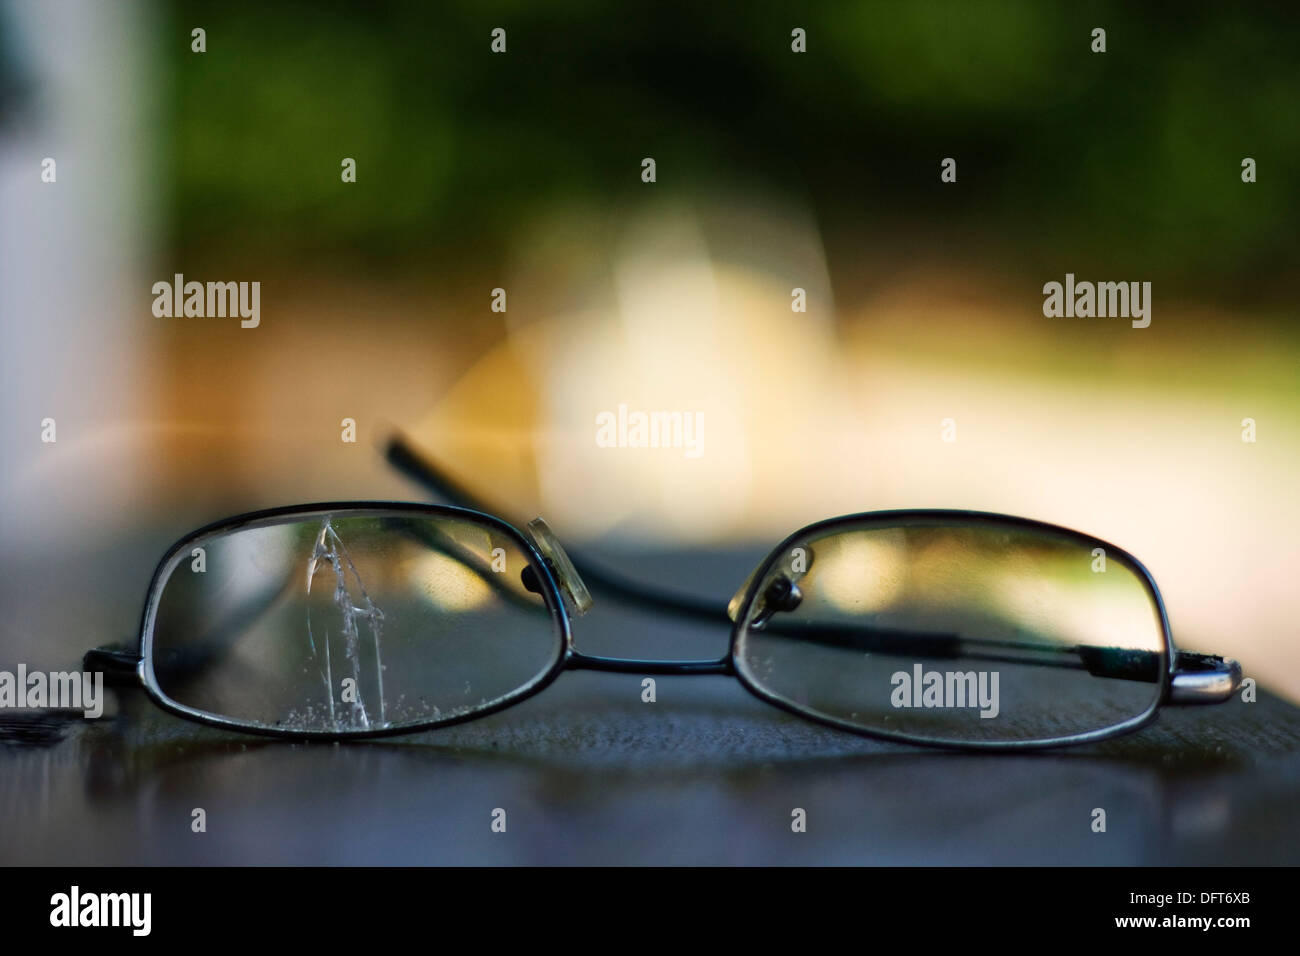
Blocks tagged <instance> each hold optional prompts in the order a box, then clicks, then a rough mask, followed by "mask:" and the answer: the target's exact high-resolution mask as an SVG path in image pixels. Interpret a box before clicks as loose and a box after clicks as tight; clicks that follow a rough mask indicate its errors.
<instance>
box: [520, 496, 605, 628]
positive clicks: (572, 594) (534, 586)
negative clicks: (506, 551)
mask: <svg viewBox="0 0 1300 956" xmlns="http://www.w3.org/2000/svg"><path fill="white" fill-rule="evenodd" d="M526 530H527V532H528V536H529V537H530V538H532V539H533V544H535V545H536V546H537V551H538V553H540V554H541V556H542V559H543V560H545V561H546V567H547V569H548V570H549V571H550V572H551V574H552V576H554V578H555V583H556V584H558V585H559V586H560V597H561V598H563V599H564V606H565V607H566V608H568V610H569V613H570V614H576V615H578V616H581V615H583V614H586V613H587V611H589V610H590V609H591V603H592V602H591V592H590V591H588V590H587V585H585V584H584V583H583V582H582V578H581V577H580V576H579V574H578V569H577V568H575V567H574V566H573V562H572V561H570V560H569V556H568V555H567V554H565V553H564V548H563V547H562V546H561V545H560V542H559V539H558V538H556V537H555V534H554V533H553V532H552V531H551V529H550V528H549V527H548V526H547V524H546V522H545V521H543V520H542V519H541V518H534V519H533V520H532V521H530V522H528V527H527V529H526ZM522 581H523V585H524V587H525V588H527V589H528V590H529V591H532V592H533V593H535V594H537V593H541V582H539V581H538V580H537V575H536V573H535V572H533V569H532V568H531V567H528V568H525V569H524V573H523V577H522Z"/></svg>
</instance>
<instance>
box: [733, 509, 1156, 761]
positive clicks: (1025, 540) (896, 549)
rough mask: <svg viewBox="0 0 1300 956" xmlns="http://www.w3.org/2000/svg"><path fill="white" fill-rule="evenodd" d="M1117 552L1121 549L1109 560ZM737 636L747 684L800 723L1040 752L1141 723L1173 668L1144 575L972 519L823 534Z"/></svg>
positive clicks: (785, 562)
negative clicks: (801, 717)
mask: <svg viewBox="0 0 1300 956" xmlns="http://www.w3.org/2000/svg"><path fill="white" fill-rule="evenodd" d="M1112 551H1113V549H1112ZM744 613H745V616H744V618H743V619H742V622H741V626H740V627H739V628H738V630H737V637H736V644H735V656H736V665H737V669H738V671H739V672H740V675H741V678H742V679H743V680H745V681H746V682H748V683H749V684H750V685H751V686H753V687H754V688H756V689H757V690H759V691H760V692H761V693H763V694H764V695H766V696H768V697H770V698H772V699H774V700H776V701H778V702H780V703H782V704H783V705H785V706H787V707H790V708H792V709H794V710H796V711H798V712H800V713H803V714H806V715H808V716H813V717H818V718H823V719H827V720H831V721H834V722H836V723H839V724H841V725H844V726H847V727H852V728H859V729H863V730H870V731H876V732H881V733H887V734H892V735H900V736H907V737H911V738H925V739H927V740H930V741H934V742H944V743H957V744H961V743H980V742H985V743H993V742H997V743H1005V742H1019V743H1028V742H1045V741H1051V740H1057V739H1061V738H1069V737H1075V736H1079V735H1084V734H1089V733H1093V732H1097V731H1103V730H1107V729H1110V728H1113V727H1116V726H1119V725H1122V724H1125V723H1126V722H1129V721H1132V720H1136V719H1139V718H1141V717H1143V716H1144V715H1146V714H1147V713H1148V712H1149V711H1150V710H1151V709H1152V708H1153V707H1154V706H1155V704H1156V703H1157V701H1158V698H1159V694H1160V675H1161V672H1162V670H1163V669H1164V668H1165V667H1166V663H1165V662H1166V660H1167V658H1166V656H1165V655H1166V653H1167V651H1166V641H1165V636H1164V635H1165V631H1164V625H1163V619H1162V617H1161V614H1160V610H1159V606H1158V604H1157V602H1156V598H1155V596H1154V594H1153V593H1152V591H1151V589H1150V587H1149V586H1148V584H1147V582H1146V578H1145V576H1144V575H1143V573H1142V572H1141V571H1140V569H1139V568H1138V567H1137V566H1136V565H1135V564H1133V563H1132V562H1131V561H1130V560H1129V559H1127V558H1126V557H1123V556H1121V555H1119V554H1116V553H1109V554H1108V553H1107V552H1106V548H1105V546H1104V545H1103V544H1102V543H1101V542H1096V541H1092V540H1091V539H1086V538H1083V537H1082V536H1077V535H1074V534H1072V533H1069V532H1064V531H1061V530H1059V529H1048V528H1043V527H1040V526H1034V525H1027V524H1021V523H1016V522H1010V521H1007V522H1003V521H998V520H992V519H987V518H983V517H979V516H956V517H944V518H934V517H927V518H924V519H917V518H912V519H908V520H901V519H898V518H892V519H891V518H886V517H877V518H874V519H864V520H863V521H862V522H860V523H858V524H855V525H849V526H843V525H841V526H835V527H831V528H827V529H824V530H821V531H817V530H813V531H812V532H811V533H810V535H809V536H808V537H807V538H804V539H802V540H797V541H796V542H794V544H792V545H790V546H789V547H788V549H784V550H783V553H782V554H781V555H779V556H778V557H777V559H776V561H775V563H774V564H773V565H772V566H771V567H770V568H769V569H768V570H767V572H766V573H765V575H764V579H763V581H762V583H761V585H760V587H759V588H758V591H757V592H756V597H755V599H754V601H752V602H751V604H750V606H749V607H748V608H747V609H744Z"/></svg>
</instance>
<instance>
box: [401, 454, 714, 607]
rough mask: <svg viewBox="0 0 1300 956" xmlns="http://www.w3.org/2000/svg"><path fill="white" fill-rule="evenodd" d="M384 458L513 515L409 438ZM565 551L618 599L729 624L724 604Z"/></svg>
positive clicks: (463, 499) (444, 491) (477, 504)
mask: <svg viewBox="0 0 1300 956" xmlns="http://www.w3.org/2000/svg"><path fill="white" fill-rule="evenodd" d="M384 457H385V458H387V459H388V462H389V464H391V465H392V466H393V467H394V468H396V469H397V470H398V471H400V472H401V473H402V474H404V475H406V476H407V477H408V478H410V479H412V480H413V481H415V482H416V483H417V484H420V485H423V486H424V487H425V488H426V489H428V490H429V491H431V492H433V493H434V494H435V495H437V496H438V497H440V498H442V499H444V500H446V501H448V502H450V503H451V504H454V505H459V506H460V507H462V508H470V509H472V510H474V511H481V512H484V513H485V514H497V515H504V516H510V513H509V512H508V511H503V510H502V509H499V508H497V507H495V506H493V505H491V504H489V503H487V502H485V501H484V500H483V499H482V498H480V497H479V496H478V495H476V494H475V493H474V492H472V491H470V490H469V489H468V488H466V487H465V486H464V485H462V484H460V483H459V482H457V481H456V480H455V479H453V478H452V477H451V476H450V475H449V474H448V473H447V472H446V471H445V470H444V469H443V468H442V467H441V466H440V465H438V464H437V463H436V462H434V461H433V460H432V459H430V458H429V457H427V456H425V455H423V454H421V453H420V452H417V451H416V450H415V448H414V446H413V445H412V444H411V443H410V442H409V441H408V440H407V439H406V436H404V435H402V434H400V433H398V434H394V435H393V436H392V437H391V438H389V440H388V445H387V447H386V448H385V449H384ZM514 523H516V524H517V523H518V522H514ZM565 550H566V551H567V552H568V555H569V560H570V561H571V562H572V564H573V566H574V568H575V569H577V571H578V574H579V575H581V576H582V579H583V580H584V581H586V582H587V583H588V584H589V585H591V586H593V587H594V588H595V589H596V590H599V591H603V592H605V594H606V595H608V596H609V597H611V598H614V599H615V600H619V601H622V602H623V603H625V604H631V605H634V606H637V607H643V608H648V609H649V610H653V611H658V612H660V613H668V614H674V615H677V616H679V617H689V618H695V619H698V620H705V621H710V622H712V623H715V624H716V623H724V622H727V613H726V608H725V607H724V606H723V605H722V603H721V602H718V603H716V604H715V603H714V602H712V601H708V600H703V599H700V598H696V597H691V596H689V595H684V594H678V593H676V592H672V591H666V590H660V589H658V588H655V587H646V586H645V585H642V584H640V583H638V582H636V581H633V580H632V579H630V578H626V577H623V576H622V575H620V574H617V573H616V572H613V571H609V570H606V569H604V568H601V567H599V566H598V565H596V564H594V563H593V562H591V561H589V560H587V558H586V556H585V555H581V554H579V553H575V552H574V551H573V549H571V548H567V547H566V548H565Z"/></svg>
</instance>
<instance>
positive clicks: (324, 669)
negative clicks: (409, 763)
mask: <svg viewBox="0 0 1300 956" xmlns="http://www.w3.org/2000/svg"><path fill="white" fill-rule="evenodd" d="M325 562H328V563H329V567H330V569H331V570H332V571H333V572H334V573H333V578H334V582H333V583H334V606H335V608H337V609H338V612H339V618H340V623H339V626H340V628H341V630H342V634H343V642H344V647H345V649H346V655H345V656H346V659H347V663H348V665H350V667H351V671H352V694H351V696H352V698H353V699H352V701H351V703H350V705H349V706H350V707H351V709H352V721H353V723H354V724H355V725H356V726H359V727H362V728H364V729H370V726H371V724H370V715H369V714H368V713H367V712H366V704H365V699H364V694H363V692H362V689H361V652H360V643H361V628H360V627H359V626H358V622H359V621H364V622H365V626H366V630H367V631H368V632H369V635H370V640H371V642H372V643H373V645H374V650H375V683H376V685H377V686H378V697H379V724H380V726H383V725H384V724H386V723H387V719H386V718H385V715H384V665H383V659H382V657H381V655H380V651H379V638H380V635H381V634H382V632H383V622H384V612H383V611H381V610H380V609H379V608H377V607H376V606H375V602H374V601H372V600H371V599H370V595H369V594H368V593H366V587H365V585H364V584H362V583H361V574H360V572H358V571H357V566H356V565H355V564H354V563H353V562H352V557H351V555H349V554H348V549H347V547H345V546H344V544H343V539H342V538H340V537H339V535H338V532H336V531H335V530H334V526H333V524H331V517H330V516H327V517H326V518H325V520H324V521H323V522H322V523H321V528H320V533H319V534H318V535H317V536H316V544H315V546H314V547H313V548H312V555H311V560H310V561H309V562H308V563H307V593H308V594H309V595H310V594H311V588H312V583H313V582H314V581H315V579H316V572H317V571H318V570H321V569H322V568H323V567H324V564H325ZM349 574H351V576H352V582H353V585H354V587H355V588H356V594H357V597H359V598H360V603H357V602H354V601H353V597H352V593H351V592H350V591H349V590H348V575H349ZM307 640H308V642H309V643H310V644H311V652H312V656H313V657H314V658H316V659H317V660H318V661H321V672H320V674H321V679H322V680H323V681H324V682H325V694H326V698H327V699H328V701H329V712H330V723H331V724H334V725H336V726H337V725H338V715H337V710H336V706H335V701H334V678H333V673H332V669H331V664H330V629H329V626H328V625H325V628H324V633H323V634H322V636H321V642H322V644H323V645H324V648H325V651H324V654H323V655H321V654H320V653H318V652H317V649H316V637H315V634H314V633H313V631H312V618H311V604H310V603H308V605H307ZM322 657H323V660H322ZM340 703H347V702H346V701H342V700H341V701H340Z"/></svg>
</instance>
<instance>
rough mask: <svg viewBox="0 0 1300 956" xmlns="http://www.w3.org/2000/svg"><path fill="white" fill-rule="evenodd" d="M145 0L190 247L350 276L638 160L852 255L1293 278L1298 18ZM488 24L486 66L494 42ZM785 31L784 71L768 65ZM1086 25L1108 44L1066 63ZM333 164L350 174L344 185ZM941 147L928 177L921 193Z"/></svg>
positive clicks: (480, 236) (1195, 277)
mask: <svg viewBox="0 0 1300 956" xmlns="http://www.w3.org/2000/svg"><path fill="white" fill-rule="evenodd" d="M165 10H166V14H167V15H166V17H165V18H164V23H163V25H162V28H161V29H160V31H159V42H160V43H161V44H162V46H163V48H164V55H163V60H162V62H163V64H164V70H165V73H164V75H163V76H162V77H161V82H162V83H163V84H164V87H165V90H166V96H167V104H168V111H167V123H168V129H167V130H166V132H167V134H168V136H167V139H168V142H169V143H170V148H171V152H170V155H169V158H168V160H167V163H166V172H167V176H168V182H169V188H170V189H171V190H172V195H171V199H172V202H171V207H172V211H173V218H172V227H173V229H174V233H173V237H174V241H175V243H176V244H177V245H178V246H180V247H181V248H183V249H186V250H189V251H192V252H196V253H200V252H206V253H209V254H211V253H221V252H222V251H223V250H227V249H229V248H230V247H236V248H239V249H244V250H249V249H257V250H261V251H265V250H268V249H270V250H274V251H275V252H276V253H277V254H279V255H280V256H282V257H283V260H284V261H286V262H288V263H292V262H294V261H298V260H317V259H319V258H320V257H322V256H330V255H335V254H343V255H348V256H360V257H364V258H366V259H368V260H370V261H371V264H372V265H373V266H374V267H377V268H386V267H399V266H408V267H409V266H411V265H413V264H418V263H419V262H420V261H426V260H427V259H428V258H429V257H430V256H435V255H445V256H448V257H450V258H451V259H453V260H454V259H456V258H457V257H460V256H465V255H493V254H495V253H496V252H497V251H499V250H500V248H502V247H503V245H504V244H505V243H507V242H508V241H509V238H510V236H511V234H512V233H513V231H514V230H516V229H517V228H518V227H519V225H520V224H521V222H524V221H526V220H527V219H528V218H529V217H531V216H532V215H534V214H536V213H537V212H539V211H542V210H545V209H547V208H553V207H555V206H557V205H562V204H570V203H583V204H587V205H590V206H593V207H595V208H604V207H608V206H610V205H612V204H617V203H619V202H621V201H623V200H624V199H627V198H629V197H635V198H642V197H644V195H645V193H644V189H645V188H646V187H645V186H643V185H642V184H641V182H640V179H639V175H640V161H641V159H642V157H645V156H654V157H655V159H656V161H657V164H658V180H659V181H658V183H657V184H656V187H655V188H657V189H662V190H665V191H666V192H667V193H668V194H677V195H682V194H687V195H689V194H697V195H702V196H703V195H708V194H709V193H710V192H711V191H716V190H718V189H720V188H724V189H727V190H730V191H742V192H743V191H744V190H747V189H757V190H763V191H766V192H772V193H776V194H780V195H788V196H791V197H793V198H795V199H797V200H800V201H805V202H808V203H810V204H811V206H812V208H813V210H814V212H815V214H816V215H817V217H818V221H819V222H820V224H821V225H822V227H823V229H824V231H825V232H826V234H827V235H828V236H834V237H846V238H848V239H849V240H850V245H852V242H858V241H865V242H874V243H887V242H889V241H890V237H891V236H893V235H900V236H901V235H904V234H906V235H912V236H914V235H919V236H922V237H934V238H935V241H936V242H939V243H942V245H940V246H939V249H940V251H941V252H943V253H944V254H953V255H962V254H963V251H964V250H967V249H973V248H979V247H981V246H987V245H988V244H989V243H994V244H996V245H997V246H998V248H999V249H1000V250H1002V256H1003V258H1002V260H1000V261H1003V262H1005V261H1012V262H1014V263H1015V265H1013V266H1012V267H1011V268H1012V269H1013V270H1014V269H1015V268H1017V267H1019V266H1021V265H1022V266H1023V268H1024V269H1025V270H1026V271H1033V272H1035V273H1041V272H1043V271H1047V272H1048V273H1050V274H1053V275H1055V274H1057V273H1062V272H1064V271H1066V270H1067V269H1071V270H1074V271H1076V272H1084V271H1087V270H1089V269H1095V270H1098V272H1099V274H1102V275H1105V276H1107V277H1113V278H1127V277H1130V276H1133V277H1137V276H1141V277H1143V278H1146V277H1151V276H1155V277H1157V278H1158V277H1161V276H1166V275H1170V274H1176V275H1178V276H1180V277H1181V278H1182V279H1183V280H1184V281H1185V282H1187V283H1190V284H1191V285H1192V286H1193V287H1197V288H1204V289H1210V290H1215V291H1218V292H1231V293H1233V294H1234V295H1243V296H1246V297H1251V296H1256V295H1266V294H1268V292H1269V290H1280V289H1283V288H1284V285H1285V281H1286V276H1287V275H1288V274H1289V273H1294V271H1295V267H1296V263H1297V256H1296V253H1297V248H1298V246H1297V235H1296V234H1297V229H1296V224H1297V212H1300V124H1297V122H1296V104H1297V99H1298V94H1300V58H1297V57H1296V55H1295V50H1296V48H1297V40H1298V39H1300V30H1297V26H1298V25H1300V7H1297V6H1295V5H1290V6H1286V7H1283V6H1279V7H1276V8H1270V7H1264V8H1260V9H1255V10H1248V9H1246V8H1245V7H1240V6H1237V5H1228V4H1222V5H1206V6H1196V5H1194V4H1185V3H1178V4H1175V3H1151V4H1145V5H1141V6H1138V5H1134V4H1124V3H1118V2H1117V3H1086V2H1078V3H1048V2H1043V0H1015V2H971V0H945V2H935V0H920V2H909V3H883V2H874V3H810V4H805V5H803V6H802V7H799V8H797V9H796V8H792V7H790V6H788V5H786V4H781V3H775V2H768V0H764V2H750V3H735V4H698V3H688V2H682V0H666V2H657V3H642V4H627V3H614V2H610V3H603V4H602V3H596V2H592V0H553V2H549V3H544V4H543V3H525V2H522V0H511V2H501V0H475V2H468V0H461V2H455V3H445V4H429V3H427V2H417V0H402V2H387V3H382V4H370V3H365V4H361V3H357V4H351V3H320V2H277V3H232V4H221V5H214V4H209V3H204V2H198V0H174V2H170V3H167V4H166V5H165ZM193 26H202V27H204V28H205V29H206V31H207V53H206V54H204V55H202V56H199V55H195V54H192V53H191V52H190V49H189V42H190V41H189V31H190V29H191V27H193ZM498 26H500V27H504V28H505V29H506V30H507V31H508V52H507V53H506V54H505V55H504V56H502V55H494V54H492V53H491V52H490V50H489V42H490V37H489V34H490V31H491V30H492V28H494V27H498ZM796 26H800V27H803V28H804V29H806V30H807V33H808V52H807V54H804V55H796V54H794V53H792V52H791V50H790V31H791V29H792V28H793V27H796ZM1096 26H1101V27H1104V28H1105V29H1106V31H1107V47H1108V49H1107V52H1106V53H1105V54H1094V53H1092V52H1091V51H1090V48H1089V47H1090V43H1091V36H1090V34H1091V31H1092V29H1093V28H1094V27H1096ZM345 156H350V157H354V158H355V159H356V160H357V164H358V182H357V184H356V185H353V186H347V187H344V186H342V184H341V182H340V177H339V173H340V161H341V160H342V158H343V157H345ZM945 156H953V157H956V158H957V160H958V164H959V166H958V172H959V176H958V183H957V184H956V185H955V186H954V185H943V184H941V183H940V182H939V162H940V159H941V158H943V157H945ZM1246 156H1251V157H1254V158H1255V159H1256V160H1257V161H1258V164H1259V166H1258V168H1259V173H1258V175H1259V181H1258V182H1257V183H1256V184H1254V185H1250V186H1246V185H1243V183H1242V182H1241V178H1240V173H1241V161H1242V158H1243V157H1246ZM638 190H641V192H637V191H638ZM828 244H829V243H828ZM1008 254H1010V255H1011V257H1012V258H1011V259H1010V260H1008V259H1007V255H1008Z"/></svg>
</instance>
